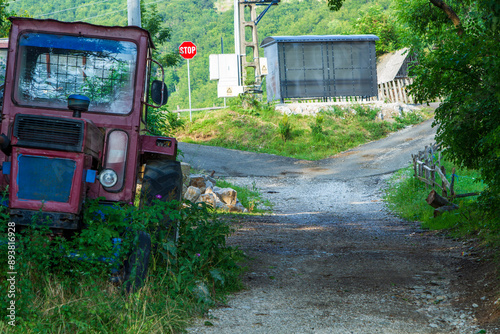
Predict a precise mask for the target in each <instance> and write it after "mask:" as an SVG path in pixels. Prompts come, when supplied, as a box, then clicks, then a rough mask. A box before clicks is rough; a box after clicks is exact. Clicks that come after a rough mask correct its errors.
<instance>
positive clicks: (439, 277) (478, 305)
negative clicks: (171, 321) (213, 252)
mask: <svg viewBox="0 0 500 334" xmlns="http://www.w3.org/2000/svg"><path fill="white" fill-rule="evenodd" d="M434 133H435V132H434V131H433V129H432V128H431V121H427V122H425V123H423V124H421V125H418V126H414V127H411V128H406V129H404V130H402V131H399V132H398V133H395V134H392V135H390V136H388V137H387V138H385V139H383V140H380V141H376V142H372V143H368V144H366V145H363V146H360V147H358V148H356V149H353V150H349V151H347V152H344V153H342V154H339V155H337V156H335V157H332V158H330V159H325V160H322V161H317V162H310V161H301V160H296V159H290V158H283V157H278V156H274V155H267V154H256V153H248V152H240V151H234V150H227V149H221V148H217V147H206V146H199V145H193V144H184V143H181V144H180V149H181V151H182V153H183V155H184V159H183V160H184V161H186V162H188V163H190V164H191V165H192V166H193V167H194V168H197V169H203V170H206V171H209V172H211V171H215V175H216V176H219V177H225V178H226V179H227V180H229V181H231V182H233V183H235V184H240V185H255V186H256V187H257V188H258V189H259V190H260V191H261V192H262V193H263V194H264V196H265V197H266V198H267V199H269V200H270V201H271V202H272V203H274V210H273V213H272V214H266V215H262V216H247V217H244V218H242V219H240V220H239V221H238V222H236V223H235V226H236V227H237V231H236V233H235V234H234V235H232V236H231V237H230V238H229V240H228V243H229V244H231V245H237V246H239V247H240V249H242V250H243V251H244V252H245V253H246V254H247V255H248V256H249V259H250V260H249V262H248V263H247V265H248V267H249V271H248V272H247V273H246V274H245V276H244V277H243V280H244V283H245V286H246V289H245V290H243V291H241V292H238V293H236V294H235V295H233V296H231V297H229V299H228V302H227V304H226V305H220V307H218V308H214V309H212V310H210V312H209V313H208V314H207V315H206V317H205V318H203V319H198V320H197V321H196V323H194V324H193V325H192V326H191V327H190V328H189V329H188V332H189V333H217V334H221V333H231V334H234V333H249V334H251V333H265V334H267V333H273V334H279V333H287V334H288V333H294V334H302V333H398V334H399V333H478V332H479V331H480V330H481V329H484V330H485V332H484V333H496V332H500V331H498V328H496V327H495V325H491V324H490V325H489V326H486V327H485V325H484V323H481V322H480V321H478V319H477V314H478V310H482V309H484V308H485V306H486V305H490V304H492V303H493V302H494V301H495V300H492V298H493V297H492V296H493V295H485V296H482V295H481V294H480V293H482V291H484V290H488V289H487V285H488V283H487V282H488V281H486V280H485V277H484V276H474V280H475V281H474V282H473V284H471V282H470V281H468V280H466V279H465V276H467V275H466V274H468V273H469V271H466V272H465V274H464V268H468V269H467V270H469V269H470V268H475V266H476V267H477V264H476V260H477V259H474V258H473V257H466V256H464V254H466V251H467V250H468V249H469V248H467V247H469V245H467V244H464V243H463V242H459V241H454V240H451V239H449V238H445V237H444V236H441V235H439V234H436V233H433V232H429V231H424V230H421V229H420V228H419V225H418V223H416V222H408V221H403V220H401V219H398V218H396V217H394V216H393V215H391V214H390V213H389V212H388V211H387V210H386V208H385V206H384V203H383V202H382V200H381V196H382V191H383V187H384V184H385V181H386V179H387V178H388V177H390V175H391V173H392V172H393V171H395V170H398V169H400V168H402V167H405V166H407V165H408V163H409V161H410V157H411V153H415V152H416V151H418V150H421V149H423V147H424V146H425V145H428V144H430V143H432V142H433V137H434ZM464 275H465V276H464ZM478 284H480V285H481V287H482V289H480V290H478V291H479V292H477V291H476V293H475V294H473V295H471V293H470V291H469V290H470V289H472V288H473V287H474V289H476V288H477V286H478ZM474 298H475V299H474Z"/></svg>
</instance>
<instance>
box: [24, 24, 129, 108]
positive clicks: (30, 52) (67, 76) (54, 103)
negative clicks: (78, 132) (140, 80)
mask: <svg viewBox="0 0 500 334" xmlns="http://www.w3.org/2000/svg"><path fill="white" fill-rule="evenodd" d="M19 54H20V56H19V58H18V63H19V64H20V66H19V67H18V68H19V69H20V71H19V73H18V78H17V90H16V93H15V99H16V101H17V102H18V103H19V104H20V105H25V106H37V107H47V108H57V109H65V110H67V104H68V102H67V99H68V96H69V95H71V94H81V95H85V96H87V97H88V98H89V99H90V106H89V112H103V113H114V114H128V113H129V112H130V111H131V110H132V103H133V95H134V94H133V91H134V80H135V70H136V67H135V64H136V60H137V47H136V45H135V44H134V43H132V42H124V41H115V40H105V39H97V38H87V37H76V36H63V35H51V34H40V33H26V34H23V35H22V36H21V38H20V43H19Z"/></svg>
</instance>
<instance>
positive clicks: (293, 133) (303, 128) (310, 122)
mask: <svg viewBox="0 0 500 334" xmlns="http://www.w3.org/2000/svg"><path fill="white" fill-rule="evenodd" d="M354 107H355V108H358V112H356V111H354V110H351V109H349V108H346V109H345V110H344V109H342V108H340V107H335V108H332V110H327V111H323V112H321V113H320V115H319V118H316V116H303V115H290V116H289V115H286V116H284V115H283V114H281V113H280V112H277V111H274V110H268V111H260V112H256V111H249V110H243V109H238V110H227V109H225V110H218V111H211V112H200V113H197V114H196V115H195V116H193V121H192V122H189V123H187V124H186V126H185V128H184V129H182V130H179V131H176V132H175V137H176V138H178V139H179V140H181V141H184V142H193V143H199V144H206V145H212V146H220V147H227V148H232V149H238V150H244V151H251V152H260V153H270V154H277V155H282V156H288V157H293V158H298V159H306V160H317V159H323V158H327V157H330V156H332V155H335V154H337V153H339V152H342V151H345V150H347V149H350V148H353V147H356V146H358V145H360V144H363V143H366V142H367V141H371V140H377V139H379V138H382V137H384V136H385V135H387V134H388V133H390V132H391V131H396V130H398V129H401V128H403V127H405V126H406V125H409V124H416V123H411V122H412V120H413V121H417V123H418V122H419V121H420V120H421V119H422V118H427V117H428V115H426V114H425V113H422V114H423V116H422V118H418V117H414V116H406V117H405V118H404V119H403V118H402V119H401V120H404V123H401V121H394V122H389V121H387V120H384V121H381V120H379V119H373V118H374V117H375V116H376V115H377V113H378V112H380V110H379V109H378V108H368V107H358V106H354ZM415 113H416V114H420V112H418V111H416V112H415ZM409 115H411V114H410V113H409ZM280 124H281V127H280ZM320 128H321V129H320ZM313 129H315V130H314V131H315V133H317V135H312V132H313ZM319 130H321V131H319ZM282 133H283V135H288V136H289V137H288V138H287V139H286V140H285V139H284V138H283V135H282Z"/></svg>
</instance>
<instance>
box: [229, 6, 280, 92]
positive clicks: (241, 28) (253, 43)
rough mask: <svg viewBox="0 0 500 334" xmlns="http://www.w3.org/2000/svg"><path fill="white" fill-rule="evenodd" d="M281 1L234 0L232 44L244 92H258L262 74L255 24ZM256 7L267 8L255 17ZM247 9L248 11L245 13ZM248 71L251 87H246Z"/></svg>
mask: <svg viewBox="0 0 500 334" xmlns="http://www.w3.org/2000/svg"><path fill="white" fill-rule="evenodd" d="M280 1H281V0H234V43H235V53H236V54H237V55H238V62H239V64H238V68H239V69H240V73H239V74H240V75H239V80H240V84H241V85H242V86H245V91H246V92H254V93H257V92H260V90H261V86H262V73H261V71H260V58H259V40H258V37H257V24H258V23H259V22H260V20H261V19H262V17H263V16H264V15H265V14H266V13H267V11H268V10H269V9H270V8H271V6H275V5H277V4H278V3H279V2H280ZM257 6H267V7H266V8H265V9H264V10H263V11H262V12H261V13H260V14H259V15H257V11H256V9H257ZM246 9H248V11H246ZM245 14H246V15H245ZM247 49H251V54H249V55H248V56H250V57H249V58H250V59H247ZM248 70H249V72H250V75H251V78H249V79H250V80H249V81H250V82H252V84H251V85H249V86H247V85H246V83H245V81H247V71H248Z"/></svg>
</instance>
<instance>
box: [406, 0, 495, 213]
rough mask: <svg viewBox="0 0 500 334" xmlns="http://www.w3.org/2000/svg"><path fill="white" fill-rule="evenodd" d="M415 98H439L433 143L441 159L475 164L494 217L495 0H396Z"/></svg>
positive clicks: (483, 200) (483, 199) (488, 209)
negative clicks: (414, 59)
mask: <svg viewBox="0 0 500 334" xmlns="http://www.w3.org/2000/svg"><path fill="white" fill-rule="evenodd" d="M397 3H398V8H397V9H398V10H397V15H398V20H399V21H400V23H401V24H404V25H406V26H407V28H408V29H407V32H408V34H407V36H406V41H405V42H406V44H408V45H409V46H411V48H412V51H414V52H416V53H417V54H418V56H419V62H418V63H417V64H414V66H413V67H412V68H411V70H412V71H411V73H410V74H411V75H412V76H414V77H415V82H414V84H413V85H412V89H411V91H412V93H413V94H414V95H415V97H416V100H417V101H429V100H433V99H435V98H441V99H442V100H443V102H442V103H441V104H440V106H439V107H438V108H437V109H436V116H435V125H436V126H437V129H438V130H437V136H436V141H437V142H438V144H440V145H441V147H443V148H445V152H446V153H447V156H448V159H450V160H451V161H453V162H454V163H455V164H457V165H459V166H464V167H467V168H471V169H475V170H478V171H479V172H480V174H481V179H482V180H483V181H484V182H485V183H486V184H487V185H488V189H487V190H486V191H484V192H483V195H482V197H481V199H480V202H481V203H483V204H484V205H483V210H484V212H485V213H486V214H488V215H489V216H490V217H491V219H494V220H496V221H498V220H500V85H499V81H498V78H499V77H500V58H499V57H498V55H499V53H500V44H499V43H498V40H499V39H500V24H499V22H500V4H499V3H498V1H494V0H475V1H472V0H468V1H455V0H448V1H444V2H442V1H428V0H418V1H413V0H412V1H409V0H399V1H398V2H397Z"/></svg>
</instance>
